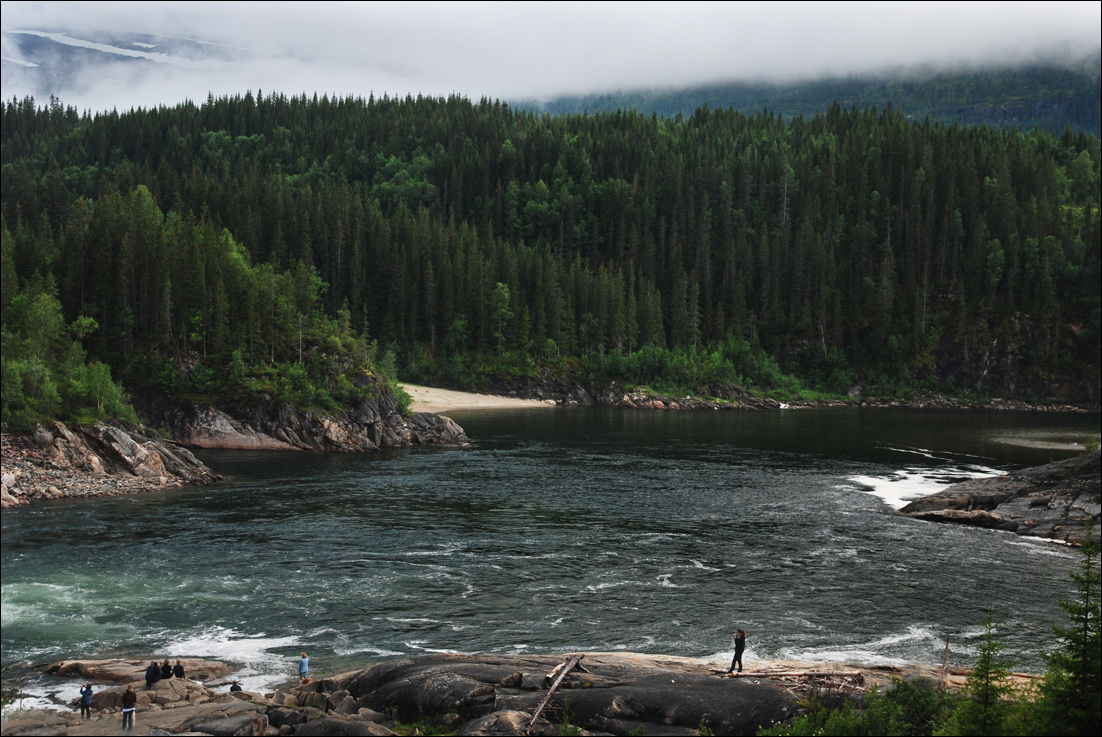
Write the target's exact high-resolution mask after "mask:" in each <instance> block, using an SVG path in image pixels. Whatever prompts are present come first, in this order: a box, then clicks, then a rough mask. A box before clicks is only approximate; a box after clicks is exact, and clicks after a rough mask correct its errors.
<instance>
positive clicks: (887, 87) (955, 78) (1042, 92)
mask: <svg viewBox="0 0 1102 737" xmlns="http://www.w3.org/2000/svg"><path fill="white" fill-rule="evenodd" d="M1100 64H1102V59H1100V58H1099V56H1098V55H1097V54H1095V55H1094V56H1091V57H1088V58H1085V59H1083V60H1082V61H1080V62H1079V63H1077V64H1073V65H1061V64H1056V63H1051V64H1043V63H1039V64H1035V65H1032V66H1025V67H1021V68H1009V69H973V70H968V71H943V72H937V73H934V72H926V73H923V72H922V71H919V70H914V69H910V70H906V69H905V70H898V71H896V72H894V73H886V74H883V75H876V76H851V77H840V78H827V79H818V80H814V81H807V82H791V83H769V82H728V83H719V84H710V85H704V86H700V87H690V88H684V89H659V90H635V91H618V92H614V93H602V94H592V95H583V96H562V97H556V98H553V99H551V100H548V101H546V102H532V103H527V102H521V103H518V105H520V106H523V107H529V108H532V109H534V110H539V111H541V112H547V113H551V114H553V115H564V114H569V113H580V112H582V111H584V110H588V111H589V112H591V113H593V112H599V111H606V110H618V109H624V110H631V109H634V110H636V111H638V112H641V113H651V112H654V113H657V114H658V115H662V116H667V117H669V116H674V115H677V114H678V113H684V114H689V113H691V112H692V111H693V110H696V109H697V108H699V107H701V106H703V105H708V106H710V107H713V108H715V107H722V108H728V107H730V108H734V109H735V110H740V111H742V112H746V113H755V112H758V111H760V110H763V109H769V110H772V111H774V112H777V113H780V114H781V115H783V116H784V117H785V118H786V119H789V118H791V117H792V116H794V115H803V116H804V117H810V116H812V115H815V114H817V113H823V112H826V110H827V109H828V108H829V107H830V105H831V103H833V102H834V101H835V100H837V101H839V102H840V103H841V104H842V106H843V107H852V106H857V107H858V108H866V107H873V106H874V105H875V106H877V107H880V108H883V107H884V106H885V105H887V104H888V102H891V103H892V104H893V105H895V106H896V107H898V108H899V110H900V111H902V112H903V113H904V114H905V115H906V116H907V117H909V118H911V119H913V120H922V119H923V118H925V117H926V116H929V117H931V118H933V119H934V120H940V121H944V122H946V123H961V124H965V125H995V126H1005V127H1010V128H1018V129H1020V130H1023V131H1029V130H1032V129H1033V128H1040V129H1041V130H1044V131H1048V132H1049V133H1053V134H1056V135H1059V134H1060V133H1062V132H1063V131H1064V130H1065V129H1067V128H1071V129H1072V130H1075V131H1086V132H1088V133H1093V134H1094V135H1096V136H1098V135H1102V85H1100V84H1099V65H1100Z"/></svg>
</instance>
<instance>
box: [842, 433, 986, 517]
mask: <svg viewBox="0 0 1102 737" xmlns="http://www.w3.org/2000/svg"><path fill="white" fill-rule="evenodd" d="M892 450H899V451H900V452H905V453H911V454H914V455H920V456H923V457H926V458H929V459H931V460H935V461H937V460H940V461H945V460H949V459H948V458H947V457H946V456H945V455H944V454H941V455H939V454H937V453H934V452H932V451H928V450H924V449H921V448H914V449H899V448H892ZM952 460H956V459H955V458H954V459H952ZM1000 474H1002V471H999V470H997V469H994V468H990V467H988V466H983V465H979V464H971V463H963V464H962V463H951V464H949V465H938V466H928V465H921V466H920V465H912V466H905V467H903V468H902V469H900V470H898V471H894V472H892V473H889V474H887V475H885V476H851V477H849V482H850V484H851V485H841V486H839V487H836V488H842V489H846V488H856V490H858V491H863V492H866V493H869V494H872V495H873V496H877V497H880V498H881V499H882V500H884V502H885V503H886V504H888V505H889V506H891V507H892V508H894V509H902V508H903V507H905V506H907V504H908V502H912V501H914V500H915V499H921V498H922V497H924V496H929V495H931V494H936V493H937V492H939V491H941V490H943V489H944V488H945V487H947V486H950V485H952V484H957V483H960V482H961V481H967V480H968V479H978V478H987V477H990V476H999V475H1000Z"/></svg>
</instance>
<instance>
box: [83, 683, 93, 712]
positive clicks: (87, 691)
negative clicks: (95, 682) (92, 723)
mask: <svg viewBox="0 0 1102 737" xmlns="http://www.w3.org/2000/svg"><path fill="white" fill-rule="evenodd" d="M80 715H81V716H82V717H84V718H85V719H87V718H88V717H90V716H92V684H91V683H85V684H84V685H83V686H81V687H80Z"/></svg>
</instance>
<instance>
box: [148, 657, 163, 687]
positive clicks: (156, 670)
mask: <svg viewBox="0 0 1102 737" xmlns="http://www.w3.org/2000/svg"><path fill="white" fill-rule="evenodd" d="M159 680H161V666H159V665H157V661H156V660H154V661H153V662H151V663H150V664H149V667H148V668H146V669H145V690H146V691H148V690H150V689H151V688H153V684H154V683H156V682H157V681H159Z"/></svg>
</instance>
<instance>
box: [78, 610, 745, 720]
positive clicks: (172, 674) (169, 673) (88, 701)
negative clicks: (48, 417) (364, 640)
mask: <svg viewBox="0 0 1102 737" xmlns="http://www.w3.org/2000/svg"><path fill="white" fill-rule="evenodd" d="M745 650H746V630H744V629H739V630H738V631H737V632H736V633H735V657H734V658H733V659H732V660H731V667H730V668H728V669H727V675H734V676H735V677H737V676H738V674H740V673H742V653H743V652H744V651H745ZM735 666H738V670H737V671H735ZM309 672H310V658H309V657H308V656H307V655H306V653H302V655H301V656H300V657H299V661H298V677H299V679H300V680H301V681H302V682H303V683H308V682H309V681H310V677H309ZM183 677H184V665H183V663H181V662H180V661H179V660H177V661H176V665H175V666H174V665H172V664H171V663H169V661H168V658H165V662H164V663H161V664H160V665H158V664H157V661H155V660H154V661H152V662H151V663H150V664H149V667H148V668H146V669H145V688H146V690H147V691H148V690H150V689H151V688H153V684H154V683H157V682H158V681H161V680H165V679H168V678H183ZM240 690H241V686H240V685H239V684H238V683H237V681H234V682H233V685H232V686H231V687H230V691H240ZM137 704H138V694H137V693H136V692H135V691H134V684H130V685H128V686H127V687H126V691H125V692H124V693H123V695H122V728H123V729H132V728H133V727H134V709H135V708H136V707H137ZM91 713H92V684H90V683H87V684H85V685H84V686H82V687H81V689H80V715H81V716H82V717H89V716H91Z"/></svg>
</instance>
